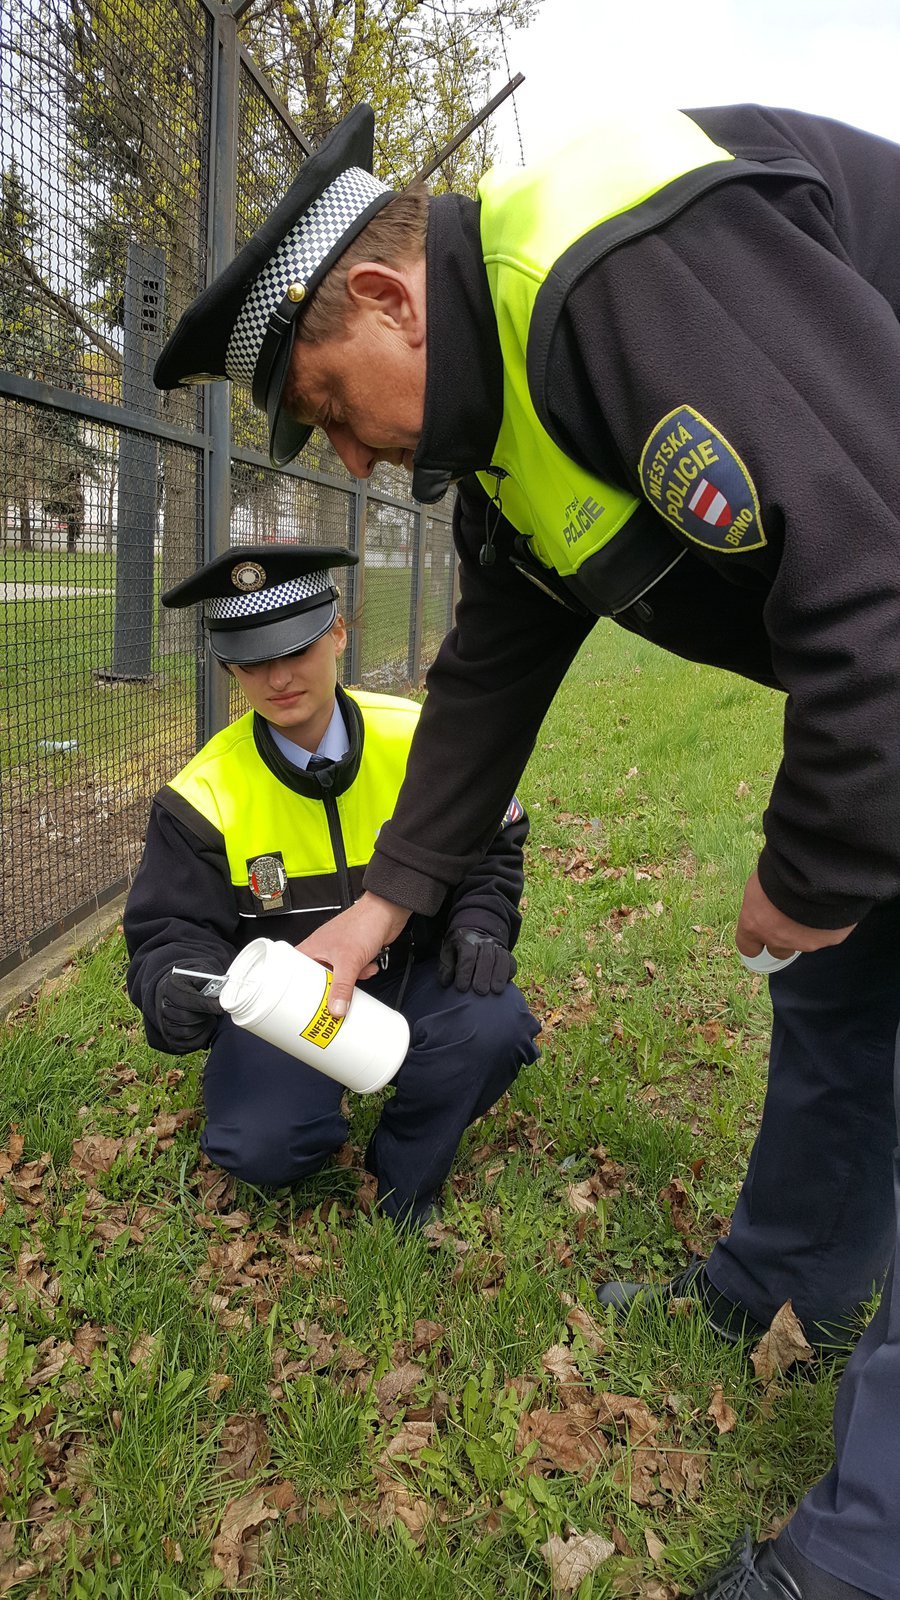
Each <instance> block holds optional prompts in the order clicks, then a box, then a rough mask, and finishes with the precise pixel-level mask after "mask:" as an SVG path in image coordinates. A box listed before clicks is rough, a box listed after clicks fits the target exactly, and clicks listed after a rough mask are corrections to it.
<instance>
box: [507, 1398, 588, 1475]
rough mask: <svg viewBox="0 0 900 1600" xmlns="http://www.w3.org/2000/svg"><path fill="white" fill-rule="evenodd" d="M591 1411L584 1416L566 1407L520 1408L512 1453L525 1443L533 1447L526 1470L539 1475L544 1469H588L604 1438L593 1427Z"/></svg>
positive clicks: (578, 1470)
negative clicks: (559, 1410) (554, 1408)
mask: <svg viewBox="0 0 900 1600" xmlns="http://www.w3.org/2000/svg"><path fill="white" fill-rule="evenodd" d="M593 1425H594V1416H593V1412H589V1414H588V1415H587V1416H586V1417H585V1416H582V1415H580V1414H579V1413H577V1412H575V1411H574V1410H568V1411H563V1412H558V1411H547V1410H544V1409H542V1408H538V1409H537V1410H535V1411H528V1412H524V1413H523V1415H522V1416H521V1417H520V1418H519V1426H518V1429H517V1431H516V1455H522V1454H523V1453H524V1452H525V1451H526V1450H527V1449H528V1447H529V1445H532V1444H536V1445H537V1447H538V1448H537V1450H536V1451H535V1452H534V1453H533V1454H532V1455H531V1456H530V1457H529V1461H528V1470H529V1472H534V1473H537V1474H538V1476H540V1475H541V1474H542V1473H543V1472H546V1471H560V1472H585V1473H590V1472H591V1471H592V1470H593V1468H594V1467H595V1466H596V1464H597V1462H598V1461H600V1460H601V1459H602V1457H603V1455H604V1454H605V1449H606V1445H605V1441H604V1439H603V1438H602V1436H598V1434H597V1433H595V1432H594V1431H593Z"/></svg>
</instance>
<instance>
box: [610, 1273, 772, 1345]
mask: <svg viewBox="0 0 900 1600" xmlns="http://www.w3.org/2000/svg"><path fill="white" fill-rule="evenodd" d="M641 1295H650V1296H652V1297H653V1298H654V1299H657V1300H666V1301H669V1300H682V1299H692V1300H697V1301H699V1303H700V1304H701V1305H702V1306H703V1309H704V1312H705V1315H706V1320H707V1322H708V1323H709V1325H710V1327H711V1328H712V1329H713V1331H714V1332H715V1333H717V1334H719V1336H720V1338H722V1339H727V1340H728V1342H729V1344H739V1343H742V1342H743V1341H744V1340H751V1341H753V1342H754V1343H756V1342H757V1341H758V1340H759V1339H761V1338H762V1336H763V1334H764V1333H765V1332H766V1329H765V1328H764V1327H763V1325H762V1323H761V1322H757V1321H756V1318H755V1317H751V1315H750V1313H749V1311H745V1310H744V1307H743V1306H740V1305H738V1304H737V1302H736V1301H734V1300H729V1299H728V1297H727V1295H724V1294H720V1293H719V1291H718V1289H714V1288H713V1286H712V1284H711V1283H710V1281H709V1278H708V1277H707V1275H706V1262H705V1261H704V1259H703V1257H702V1256H691V1259H690V1261H689V1263H688V1265H687V1266H686V1267H685V1269H684V1271H683V1272H679V1274H678V1276H677V1278H670V1279H669V1281H668V1282H667V1283H623V1282H619V1281H614V1282H612V1283H604V1284H601V1286H600V1288H599V1289H598V1290H597V1299H598V1301H599V1302H600V1304H601V1306H612V1308H613V1310H614V1311H616V1312H618V1313H619V1315H620V1316H625V1314H626V1313H627V1312H628V1311H630V1309H631V1307H632V1306H633V1304H634V1302H635V1300H637V1299H638V1298H639V1297H640V1296H641Z"/></svg>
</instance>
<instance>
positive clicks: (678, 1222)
mask: <svg viewBox="0 0 900 1600" xmlns="http://www.w3.org/2000/svg"><path fill="white" fill-rule="evenodd" d="M657 1198H658V1199H659V1202H660V1205H663V1206H666V1205H667V1206H668V1207H669V1216H670V1217H671V1220H672V1227H673V1228H674V1229H675V1231H676V1233H680V1234H681V1237H682V1238H683V1239H684V1240H685V1242H686V1243H687V1244H690V1245H693V1244H694V1243H695V1240H694V1230H695V1223H694V1217H693V1211H692V1207H691V1199H690V1195H689V1194H688V1191H687V1189H686V1188H685V1185H684V1183H683V1182H682V1180H681V1179H680V1178H673V1179H672V1180H671V1182H670V1183H667V1184H666V1186H665V1188H664V1189H660V1191H659V1195H658V1197H657Z"/></svg>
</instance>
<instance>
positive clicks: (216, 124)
mask: <svg viewBox="0 0 900 1600" xmlns="http://www.w3.org/2000/svg"><path fill="white" fill-rule="evenodd" d="M213 51H214V83H213V97H212V129H211V145H212V169H213V170H212V174H211V180H212V181H211V197H212V204H211V207H210V211H211V217H210V235H209V281H210V282H211V281H212V279H213V278H215V277H216V276H217V274H218V273H219V272H221V271H222V269H223V268H224V267H226V266H227V265H228V263H229V261H231V259H232V257H233V255H234V232H235V190H236V165H237V119H238V62H239V58H238V42H237V22H236V21H235V17H234V15H229V13H228V12H224V11H223V12H222V13H220V14H219V15H218V16H217V17H216V23H215V35H214V40H213ZM206 403H207V406H208V408H209V409H208V412H207V416H208V420H209V438H210V448H209V452H208V454H207V456H206V469H207V470H206V479H207V482H206V505H205V512H206V515H205V518H204V528H203V559H204V561H209V560H211V559H212V557H213V556H216V555H221V554H222V553H223V552H224V551H225V550H227V549H228V546H229V544H230V542H231V385H230V384H226V383H211V384H210V385H209V389H208V392H207V397H206ZM199 689H200V685H199V684H198V690H199ZM230 702H231V680H230V678H229V677H228V676H227V674H226V673H224V672H222V671H221V670H220V669H219V667H218V664H217V663H216V662H214V661H213V660H212V658H211V657H210V654H209V652H208V651H207V652H206V660H205V670H203V671H202V705H203V728H202V732H203V737H204V738H206V739H208V738H209V737H210V736H211V735H212V734H213V733H217V732H218V730H219V729H220V728H224V727H225V726H226V725H227V723H228V721H229V719H230ZM200 703H201V702H200V694H199V693H198V705H199V704H200Z"/></svg>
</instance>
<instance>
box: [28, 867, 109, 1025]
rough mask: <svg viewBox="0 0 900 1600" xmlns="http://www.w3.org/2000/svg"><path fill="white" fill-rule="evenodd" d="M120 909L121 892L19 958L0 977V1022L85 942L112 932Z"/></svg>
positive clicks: (81, 948) (64, 963)
mask: <svg viewBox="0 0 900 1600" xmlns="http://www.w3.org/2000/svg"><path fill="white" fill-rule="evenodd" d="M124 909H125V895H124V894H121V895H119V896H117V898H116V899H115V900H110V902H109V904H108V905H105V906H103V908H102V909H101V910H100V911H93V912H91V914H90V916H88V917H85V918H84V920H83V921H82V922H76V923H75V924H74V926H73V927H71V928H68V929H67V930H66V932H65V933H63V934H61V935H60V937H59V938H58V939H54V941H53V943H52V944H48V945H47V946H46V947H45V948H44V949H43V950H39V951H38V952H37V954H36V955H33V956H30V957H29V959H28V960H27V961H23V962H22V965H21V966H20V967H16V969H15V971H14V972H8V973H7V974H6V977H5V978H0V1023H6V1022H8V1021H9V1020H10V1017H11V1015H12V1014H13V1013H14V1012H15V1011H16V1010H17V1009H18V1007H19V1006H21V1005H25V1004H27V1002H28V1001H29V1000H33V999H34V997H35V995H37V994H39V993H40V991H41V989H42V988H43V986H44V984H45V983H46V982H47V981H48V979H49V978H55V977H56V976H57V975H58V973H60V972H62V970H63V968H64V967H66V966H67V965H68V963H69V962H70V961H71V960H72V959H73V957H74V956H76V955H77V954H78V952H79V951H80V950H83V949H84V947H85V945H89V944H93V943H94V942H95V940H97V939H101V938H103V937H104V936H105V935H106V934H110V933H112V932H113V931H114V929H115V928H116V926H117V924H118V923H120V922H121V920H122V912H123V911H124Z"/></svg>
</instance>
